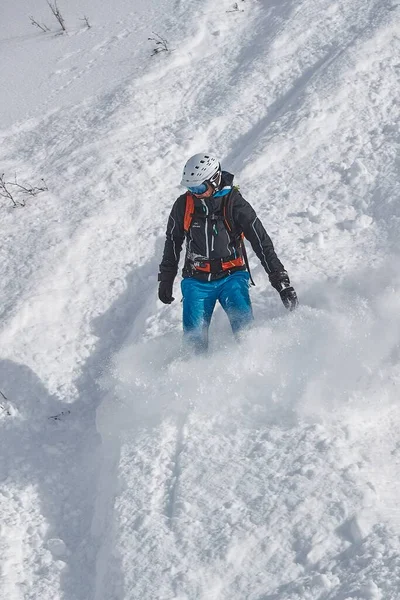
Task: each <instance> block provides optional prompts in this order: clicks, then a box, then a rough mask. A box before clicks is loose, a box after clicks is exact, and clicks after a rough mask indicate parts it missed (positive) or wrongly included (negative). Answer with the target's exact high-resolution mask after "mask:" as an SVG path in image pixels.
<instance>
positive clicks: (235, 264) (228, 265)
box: [194, 256, 244, 273]
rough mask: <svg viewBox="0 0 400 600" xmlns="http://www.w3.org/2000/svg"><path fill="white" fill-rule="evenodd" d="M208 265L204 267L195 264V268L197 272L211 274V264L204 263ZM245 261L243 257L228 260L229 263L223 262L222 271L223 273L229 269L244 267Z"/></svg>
mask: <svg viewBox="0 0 400 600" xmlns="http://www.w3.org/2000/svg"><path fill="white" fill-rule="evenodd" d="M203 262H205V263H206V264H205V265H204V267H203V266H202V267H200V266H197V265H196V263H195V264H194V268H195V269H196V271H202V272H203V273H211V264H210V263H209V262H206V261H203ZM243 265H244V260H243V257H242V256H238V258H234V259H233V260H228V261H227V262H221V269H222V270H223V271H227V270H228V269H233V268H234V267H243Z"/></svg>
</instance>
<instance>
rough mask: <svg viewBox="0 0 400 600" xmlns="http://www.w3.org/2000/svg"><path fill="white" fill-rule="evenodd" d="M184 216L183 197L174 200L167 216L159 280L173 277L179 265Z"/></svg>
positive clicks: (183, 234) (183, 237)
mask: <svg viewBox="0 0 400 600" xmlns="http://www.w3.org/2000/svg"><path fill="white" fill-rule="evenodd" d="M184 216H185V197H184V196H183V197H182V196H181V197H179V198H178V200H176V202H175V204H174V206H173V207H172V210H171V213H170V215H169V218H168V223H167V231H166V239H165V245H164V253H163V257H162V261H161V264H160V272H159V274H158V280H159V281H168V280H171V279H174V278H175V276H176V274H177V272H178V266H179V258H180V255H181V250H182V244H183V242H184V239H185V232H184V229H183V220H184Z"/></svg>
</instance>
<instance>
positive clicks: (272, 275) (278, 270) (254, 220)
mask: <svg viewBox="0 0 400 600" xmlns="http://www.w3.org/2000/svg"><path fill="white" fill-rule="evenodd" d="M233 219H234V222H235V225H236V227H237V228H238V229H239V230H241V231H243V233H244V235H245V238H246V239H247V240H249V242H250V244H251V247H252V248H253V250H254V252H255V253H256V255H257V256H258V258H259V259H260V262H261V264H262V266H263V267H264V269H265V270H266V272H267V274H268V277H269V280H270V282H271V285H273V287H275V288H276V289H282V286H281V285H280V282H283V280H285V285H284V287H287V286H288V285H289V278H288V275H287V273H286V271H285V267H284V266H283V264H282V263H281V261H280V260H279V258H278V257H277V255H276V253H275V249H274V245H273V243H272V240H271V238H270V237H269V235H268V233H267V232H266V230H265V229H264V226H263V224H262V223H261V221H260V219H259V218H258V217H257V214H256V212H255V210H254V208H253V207H252V206H251V204H249V202H247V201H246V200H245V199H244V198H243V196H242V195H241V194H240V193H238V194H237V195H236V197H235V203H234V208H233Z"/></svg>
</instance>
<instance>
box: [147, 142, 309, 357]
mask: <svg viewBox="0 0 400 600" xmlns="http://www.w3.org/2000/svg"><path fill="white" fill-rule="evenodd" d="M233 179H234V176H233V175H232V174H231V173H228V172H227V171H222V170H221V165H220V163H219V161H218V159H217V158H215V157H214V156H211V155H210V154H196V155H195V156H192V158H190V159H189V160H188V161H187V163H186V165H185V167H184V169H183V176H182V181H181V184H182V185H183V186H185V187H186V189H187V192H186V193H185V194H183V195H182V196H180V197H179V198H178V199H177V200H176V202H175V204H174V205H173V207H172V210H171V214H170V216H169V219H168V224H167V232H166V241H165V246H164V254H163V258H162V262H161V264H160V272H159V275H158V281H159V282H160V283H159V289H158V297H159V299H160V300H161V302H163V303H164V304H171V302H173V301H174V297H173V295H172V291H173V283H174V279H175V277H176V274H177V272H178V265H179V257H180V253H181V249H182V245H183V242H184V240H185V238H186V254H185V263H184V267H183V271H182V276H183V279H182V283H181V288H182V295H183V330H184V335H185V339H186V340H187V341H188V342H189V343H191V344H192V345H193V347H194V349H195V350H196V351H199V352H202V351H204V350H206V349H207V347H208V328H209V325H210V321H211V317H212V313H213V310H214V307H215V304H216V301H217V300H218V301H219V302H220V304H221V306H222V308H223V309H224V310H225V312H226V314H227V315H228V318H229V321H230V324H231V327H232V331H233V333H234V334H235V336H237V335H238V334H239V332H240V331H241V330H243V329H244V328H246V327H248V326H249V325H250V324H251V322H252V321H253V312H252V306H251V301H250V295H249V286H250V283H253V281H252V279H251V275H250V271H249V267H248V261H247V255H246V250H245V247H244V241H243V236H244V237H245V238H246V239H247V240H249V242H250V244H251V246H252V248H253V250H254V252H255V253H256V255H257V256H258V258H259V259H260V261H261V264H262V266H263V267H264V269H265V271H266V272H267V274H268V277H269V280H270V282H271V285H272V286H273V287H274V288H275V289H276V290H277V291H278V292H279V294H280V297H281V299H282V302H283V304H284V305H285V307H286V308H287V309H289V310H294V309H295V308H296V307H297V305H298V299H297V295H296V292H295V290H294V289H293V287H292V286H291V284H290V280H289V276H288V274H287V272H286V271H285V268H284V266H283V265H282V263H281V262H280V260H279V259H278V257H277V255H276V254H275V250H274V246H273V244H272V241H271V238H270V237H269V235H268V234H267V232H266V231H265V229H264V227H263V225H262V223H261V221H260V220H259V218H258V217H257V215H256V213H255V211H254V209H253V207H252V206H251V205H250V204H249V203H248V202H247V201H246V200H245V199H244V198H243V197H242V195H241V193H240V192H239V189H238V188H237V187H235V186H233Z"/></svg>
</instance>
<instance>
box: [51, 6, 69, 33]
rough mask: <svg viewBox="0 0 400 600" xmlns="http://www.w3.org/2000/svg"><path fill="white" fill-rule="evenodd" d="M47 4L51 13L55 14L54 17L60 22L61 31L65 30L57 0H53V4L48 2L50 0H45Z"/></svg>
mask: <svg viewBox="0 0 400 600" xmlns="http://www.w3.org/2000/svg"><path fill="white" fill-rule="evenodd" d="M47 4H48V5H49V8H50V10H51V12H52V13H53V15H54V16H55V18H56V19H57V21H58V22H59V23H60V25H61V29H62V30H63V31H67V30H66V28H65V20H64V18H63V16H62V14H61V12H60V9H59V8H58V6H57V0H54V4H52V3H51V2H50V0H47Z"/></svg>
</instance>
